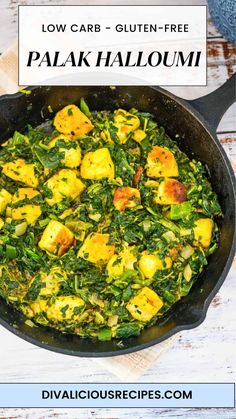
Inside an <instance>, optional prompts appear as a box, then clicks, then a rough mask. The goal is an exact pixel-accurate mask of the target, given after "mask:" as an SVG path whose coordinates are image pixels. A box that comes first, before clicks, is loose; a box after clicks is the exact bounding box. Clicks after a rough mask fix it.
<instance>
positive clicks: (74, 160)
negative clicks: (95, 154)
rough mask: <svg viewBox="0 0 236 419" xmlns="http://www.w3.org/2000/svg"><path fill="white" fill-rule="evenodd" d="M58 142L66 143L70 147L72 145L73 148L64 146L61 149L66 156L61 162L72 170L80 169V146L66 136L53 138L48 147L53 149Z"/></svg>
mask: <svg viewBox="0 0 236 419" xmlns="http://www.w3.org/2000/svg"><path fill="white" fill-rule="evenodd" d="M58 141H64V142H65V143H68V147H69V145H70V143H71V148H67V147H63V146H62V147H60V148H59V151H60V152H63V153H64V156H65V157H64V159H62V160H61V162H62V164H63V165H64V166H66V167H69V168H71V169H75V168H76V167H79V165H80V162H81V149H80V146H79V144H78V143H77V142H75V141H73V140H71V139H70V138H68V137H67V136H65V135H58V136H57V137H56V138H53V140H52V141H50V143H49V144H48V146H49V147H51V148H53V147H55V145H56V144H57V142H58Z"/></svg>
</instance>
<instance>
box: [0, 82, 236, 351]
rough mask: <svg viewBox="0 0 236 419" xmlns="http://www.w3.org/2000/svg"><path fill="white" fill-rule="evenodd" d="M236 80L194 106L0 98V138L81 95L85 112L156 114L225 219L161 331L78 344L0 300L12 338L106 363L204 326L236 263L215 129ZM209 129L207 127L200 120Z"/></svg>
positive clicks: (160, 95)
mask: <svg viewBox="0 0 236 419" xmlns="http://www.w3.org/2000/svg"><path fill="white" fill-rule="evenodd" d="M234 89H235V76H234V77H231V79H229V80H228V81H227V82H226V83H225V84H224V85H223V86H222V87H220V88H219V89H218V90H217V91H215V92H214V93H212V94H210V95H207V96H205V97H203V98H201V99H197V100H194V101H190V102H187V101H184V100H181V99H179V98H178V97H176V96H174V95H173V94H171V93H169V92H167V91H165V90H163V89H161V88H159V87H136V86H132V87H127V86H122V87H117V88H116V89H111V88H109V87H102V86H99V87H94V86H90V87H87V86H86V87H79V86H76V87H75V86H73V87H70V86H66V87H61V86H60V87H38V88H33V89H32V93H31V94H30V95H28V96H27V95H25V94H22V93H17V94H14V95H6V96H3V97H2V98H0V138H1V141H4V140H5V139H7V138H8V137H9V136H10V135H11V134H12V133H13V132H14V130H16V129H17V130H19V131H21V130H24V128H25V126H26V125H27V124H32V125H33V126H36V125H38V124H40V123H42V121H43V120H45V118H48V117H50V118H51V117H52V115H50V113H49V111H48V105H50V106H51V107H52V109H53V111H54V112H55V111H57V110H59V109H60V108H62V107H63V106H65V105H67V104H69V103H78V102H79V100H80V98H81V96H83V97H84V98H85V99H86V101H87V103H88V105H89V107H90V109H91V110H93V109H96V110H101V109H116V108H118V107H122V108H125V109H129V108H131V107H135V108H137V109H139V110H142V111H148V112H151V113H153V114H154V116H155V118H156V119H157V121H158V122H159V124H161V125H163V126H164V127H165V128H166V131H167V133H168V134H169V135H170V137H172V138H175V135H176V134H179V136H180V137H179V138H180V139H179V146H180V148H181V149H182V150H183V151H185V152H186V153H187V154H188V156H189V157H190V158H191V157H193V156H194V157H195V158H196V159H198V160H201V161H202V162H204V163H206V164H207V167H208V169H209V177H210V180H211V183H212V185H213V188H214V190H215V191H216V192H217V194H218V196H219V199H220V204H221V206H222V209H223V212H224V219H223V220H222V222H220V227H221V235H220V243H219V248H218V249H217V251H216V252H215V253H214V254H213V255H212V256H211V257H210V259H209V264H208V266H207V267H206V269H205V270H204V273H203V274H202V276H201V277H200V278H199V280H198V281H197V283H196V284H195V285H194V286H193V288H192V289H191V291H190V293H189V295H188V296H186V297H184V298H183V299H182V300H181V301H179V302H178V303H177V304H176V305H175V306H174V308H173V309H172V310H171V311H170V312H169V313H168V315H167V316H166V317H165V318H164V319H163V320H162V322H161V323H160V324H159V325H155V326H152V327H150V328H148V329H145V330H143V331H142V333H141V335H140V336H138V337H134V338H129V339H126V340H123V342H122V346H121V345H119V346H118V345H117V341H116V340H113V341H110V342H99V341H91V340H89V339H81V338H79V337H78V336H71V335H63V334H62V333H60V332H58V331H56V330H53V329H49V328H46V327H43V326H40V327H35V328H32V327H29V326H28V325H26V324H25V317H24V316H23V315H22V314H21V313H19V312H17V311H16V310H15V309H14V308H13V307H11V306H9V305H7V304H6V303H5V301H3V300H1V301H0V323H1V324H2V325H3V326H4V327H6V328H7V329H9V330H10V331H11V332H13V333H14V334H16V335H18V336H20V337H21V338H23V339H25V340H27V341H28V342H31V343H34V344H36V345H38V346H41V347H43V348H46V349H50V350H53V351H56V352H61V353H64V354H68V355H76V356H84V357H105V356H114V355H121V354H126V353H129V352H134V351H138V350H140V349H144V348H147V347H149V346H151V345H154V344H156V343H159V342H161V341H163V340H165V339H167V338H168V337H170V336H171V335H174V334H175V333H176V332H178V331H180V330H184V329H192V328H194V327H196V326H198V325H199V324H200V323H202V322H203V320H204V318H205V316H206V312H207V309H208V306H209V304H210V302H211V301H212V299H213V297H214V295H215V294H216V292H217V291H218V290H219V288H220V286H221V285H222V283H223V281H224V279H225V277H226V274H227V272H228V271H229V268H230V265H231V262H232V259H233V256H234V244H235V241H234V234H235V190H234V173H233V170H232V168H231V166H230V163H229V160H228V158H227V156H226V154H225V152H224V150H223V149H222V147H221V146H220V144H219V142H218V140H217V138H216V135H215V129H216V127H217V125H218V122H219V121H220V118H221V116H222V115H223V113H224V112H225V111H226V109H227V108H228V107H229V106H230V105H231V104H232V103H233V101H234V100H235V92H234ZM205 118H206V120H208V122H209V123H210V124H208V123H207V122H206V121H205Z"/></svg>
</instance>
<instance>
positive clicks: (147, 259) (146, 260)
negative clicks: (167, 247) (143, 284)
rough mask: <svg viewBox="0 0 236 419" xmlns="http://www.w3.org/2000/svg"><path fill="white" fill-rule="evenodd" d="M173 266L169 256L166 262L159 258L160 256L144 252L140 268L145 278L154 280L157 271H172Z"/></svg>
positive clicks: (140, 260)
mask: <svg viewBox="0 0 236 419" xmlns="http://www.w3.org/2000/svg"><path fill="white" fill-rule="evenodd" d="M171 266H172V260H171V258H170V257H169V256H166V257H165V259H164V261H163V260H162V259H160V258H159V256H158V255H156V254H153V253H149V252H148V251H146V250H145V251H144V252H142V254H141V257H140V259H139V268H140V271H141V272H142V274H143V275H144V276H145V278H152V277H153V275H154V274H155V273H156V271H162V270H163V269H170V268H171Z"/></svg>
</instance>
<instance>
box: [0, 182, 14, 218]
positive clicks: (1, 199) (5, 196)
mask: <svg viewBox="0 0 236 419" xmlns="http://www.w3.org/2000/svg"><path fill="white" fill-rule="evenodd" d="M11 200H12V196H11V194H10V193H9V192H8V191H7V190H6V189H3V188H2V189H1V190H0V214H2V213H3V212H4V211H5V209H6V207H7V205H8V204H10V202H11Z"/></svg>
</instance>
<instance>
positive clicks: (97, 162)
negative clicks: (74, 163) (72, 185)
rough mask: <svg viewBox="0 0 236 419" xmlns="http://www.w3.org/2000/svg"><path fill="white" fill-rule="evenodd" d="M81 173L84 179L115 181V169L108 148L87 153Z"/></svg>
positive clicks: (82, 163)
mask: <svg viewBox="0 0 236 419" xmlns="http://www.w3.org/2000/svg"><path fill="white" fill-rule="evenodd" d="M80 173H81V177H82V178H84V179H92V180H99V179H103V178H108V179H113V178H114V176H115V169H114V163H113V161H112V158H111V155H110V152H109V150H108V148H105V147H104V148H99V149H98V150H96V151H90V152H89V153H86V154H85V156H84V158H83V160H82V162H81V166H80Z"/></svg>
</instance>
